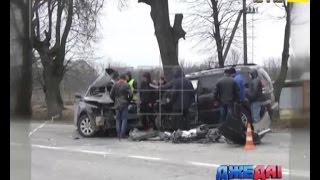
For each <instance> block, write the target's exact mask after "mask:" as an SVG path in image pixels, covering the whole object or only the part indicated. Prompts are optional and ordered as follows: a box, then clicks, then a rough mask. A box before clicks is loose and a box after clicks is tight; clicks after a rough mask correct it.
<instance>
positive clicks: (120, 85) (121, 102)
mask: <svg viewBox="0 0 320 180" xmlns="http://www.w3.org/2000/svg"><path fill="white" fill-rule="evenodd" d="M110 97H111V98H112V100H113V101H114V102H115V109H116V129H117V135H118V138H119V140H120V139H121V138H124V136H125V133H126V131H127V121H128V106H129V102H130V101H131V99H132V97H133V92H132V90H131V88H130V86H129V85H128V83H127V81H126V75H121V76H120V79H119V81H117V82H116V84H115V85H114V86H113V88H112V89H111V92H110Z"/></svg>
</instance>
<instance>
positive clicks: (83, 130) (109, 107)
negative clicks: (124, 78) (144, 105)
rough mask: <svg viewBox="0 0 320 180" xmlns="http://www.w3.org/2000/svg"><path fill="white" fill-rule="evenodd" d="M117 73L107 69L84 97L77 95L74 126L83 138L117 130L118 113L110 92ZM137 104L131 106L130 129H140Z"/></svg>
mask: <svg viewBox="0 0 320 180" xmlns="http://www.w3.org/2000/svg"><path fill="white" fill-rule="evenodd" d="M116 76H117V72H116V71H115V70H113V69H106V70H105V72H104V73H102V74H101V75H100V76H99V77H98V78H97V79H96V80H95V81H94V82H93V83H92V84H91V85H90V86H89V88H88V90H87V92H86V93H85V94H84V95H81V94H76V95H75V97H76V100H77V102H76V103H75V111H74V125H75V126H76V127H77V130H78V132H79V134H80V135H81V136H83V137H92V136H94V135H95V134H96V133H97V132H102V133H108V132H109V131H111V130H114V129H115V128H116V116H115V114H116V112H115V109H114V102H113V100H112V99H111V97H110V91H111V89H112V87H113V85H114V83H115V78H116ZM140 126H141V124H140V116H139V115H138V113H137V106H136V104H134V103H132V104H130V105H129V111H128V129H131V128H134V127H140Z"/></svg>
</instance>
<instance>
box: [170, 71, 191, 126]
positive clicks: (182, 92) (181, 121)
mask: <svg viewBox="0 0 320 180" xmlns="http://www.w3.org/2000/svg"><path fill="white" fill-rule="evenodd" d="M194 98H195V92H194V88H193V86H192V83H191V81H190V80H188V79H187V78H186V77H185V75H184V73H183V71H182V69H181V68H180V67H177V68H176V69H175V73H174V79H173V81H172V91H171V98H170V100H171V104H172V111H173V112H174V113H177V114H180V113H181V115H178V116H175V117H177V119H176V120H175V127H176V128H179V129H181V130H188V129H189V124H188V120H187V115H188V113H189V108H190V106H191V104H192V103H193V102H194V100H195V99H194Z"/></svg>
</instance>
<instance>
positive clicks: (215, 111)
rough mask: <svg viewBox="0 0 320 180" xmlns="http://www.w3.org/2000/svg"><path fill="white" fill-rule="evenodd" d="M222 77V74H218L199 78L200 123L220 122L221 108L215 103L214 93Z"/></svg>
mask: <svg viewBox="0 0 320 180" xmlns="http://www.w3.org/2000/svg"><path fill="white" fill-rule="evenodd" d="M222 76H223V74H222V73H217V74H212V75H207V76H203V77H200V78H199V83H198V88H197V96H198V116H199V121H201V122H203V123H206V124H216V123H218V122H219V118H220V113H219V107H218V106H216V105H215V103H214V99H213V92H214V89H215V86H216V83H217V81H218V80H219V79H220V78H221V77H222Z"/></svg>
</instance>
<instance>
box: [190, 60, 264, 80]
mask: <svg viewBox="0 0 320 180" xmlns="http://www.w3.org/2000/svg"><path fill="white" fill-rule="evenodd" d="M231 67H234V68H235V69H236V70H249V69H254V68H256V69H258V68H260V66H259V65H257V64H246V65H244V64H238V65H230V66H224V67H223V68H211V69H206V70H201V71H197V72H193V73H189V74H186V77H187V78H188V79H197V78H199V77H203V76H208V75H214V74H221V73H224V70H226V69H229V68H231Z"/></svg>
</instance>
